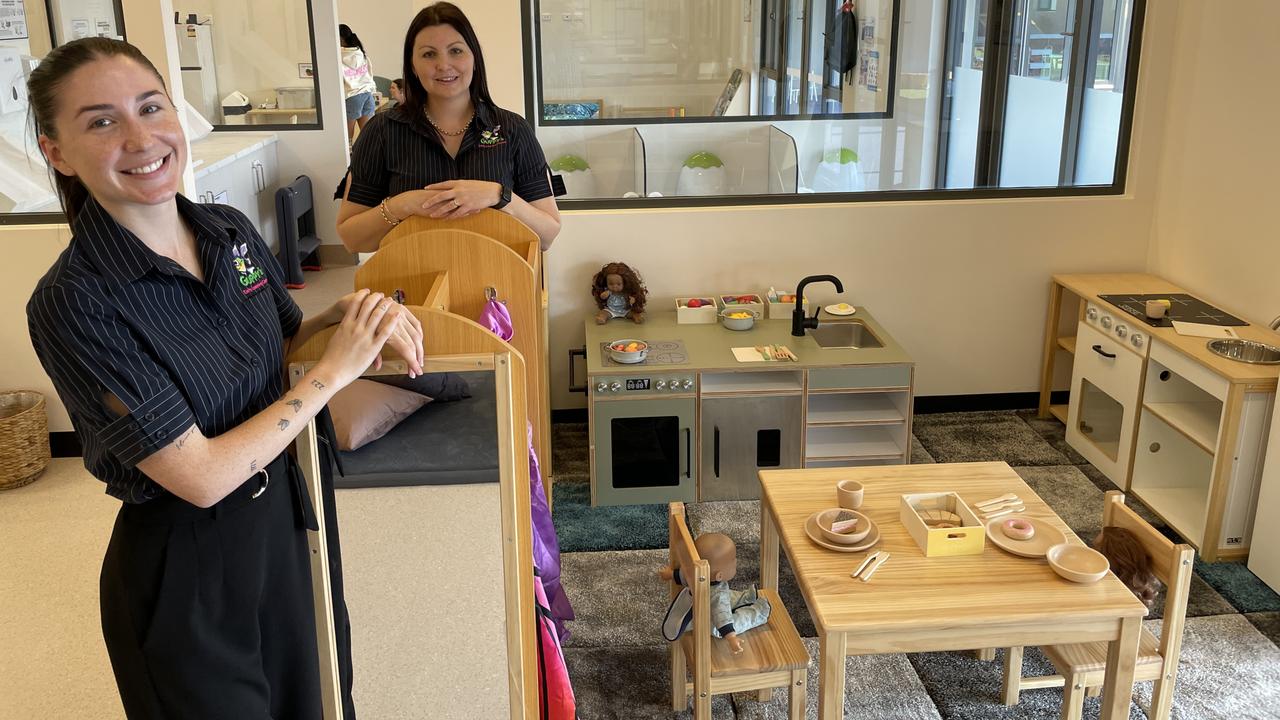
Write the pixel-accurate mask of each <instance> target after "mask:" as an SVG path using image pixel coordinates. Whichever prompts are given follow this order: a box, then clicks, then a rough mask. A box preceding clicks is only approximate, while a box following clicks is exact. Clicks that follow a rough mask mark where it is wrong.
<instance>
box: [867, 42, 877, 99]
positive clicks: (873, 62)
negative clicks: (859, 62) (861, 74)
mask: <svg viewBox="0 0 1280 720" xmlns="http://www.w3.org/2000/svg"><path fill="white" fill-rule="evenodd" d="M867 89H868V90H870V91H871V92H880V51H879V50H872V51H871V52H869V53H867Z"/></svg>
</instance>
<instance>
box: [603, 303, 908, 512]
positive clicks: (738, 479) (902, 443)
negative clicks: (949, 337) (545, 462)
mask: <svg viewBox="0 0 1280 720" xmlns="http://www.w3.org/2000/svg"><path fill="white" fill-rule="evenodd" d="M743 297H744V298H745V297H746V296H745V294H744V295H743ZM741 304H742V305H744V306H749V305H750V304H749V303H746V302H743V303H741ZM793 306H794V305H793ZM651 307H652V305H651ZM728 307H735V306H734V305H729V306H728ZM686 309H687V308H686ZM703 309H704V308H694V310H695V311H698V310H703ZM745 311H746V310H743V312H745ZM711 316H712V317H715V311H714V310H712V312H711ZM585 327H586V349H585V352H586V361H587V362H586V365H587V382H586V388H585V390H586V392H587V394H588V398H589V400H590V402H589V404H588V407H589V415H590V421H589V424H588V427H589V428H590V430H589V433H590V448H591V453H590V457H591V502H592V504H593V505H625V504H633V503H659V502H672V501H683V502H694V501H705V500H745V499H754V498H757V497H759V494H760V486H759V481H758V480H757V476H756V473H757V472H758V471H759V470H760V469H761V468H801V467H809V468H813V467H834V466H849V465H892V464H904V463H907V462H908V461H909V460H910V455H911V407H912V399H913V395H914V362H913V361H912V360H911V357H910V356H909V355H907V353H906V351H905V350H903V348H902V347H901V346H900V345H899V344H898V343H897V342H896V341H895V340H894V339H893V337H892V336H890V335H889V333H888V332H887V331H886V330H885V329H884V327H883V326H881V325H880V323H879V322H877V321H876V319H875V318H874V317H873V316H872V315H871V314H870V313H869V312H867V310H866V309H865V308H856V309H853V308H851V315H850V316H849V317H845V318H837V317H834V316H828V315H824V316H823V317H822V319H821V322H820V327H819V329H818V331H810V332H809V333H806V335H805V336H804V337H794V336H792V335H791V334H790V330H791V327H790V323H788V322H784V321H782V320H780V319H768V318H766V319H762V320H757V321H756V322H755V323H754V325H753V327H752V328H751V329H749V330H742V331H735V330H731V329H728V328H726V327H725V326H724V324H723V323H722V322H715V323H714V324H713V323H698V322H688V321H687V320H686V322H679V318H678V316H677V313H676V312H674V311H666V312H650V313H648V314H647V319H646V320H645V322H644V323H643V324H636V323H633V322H631V321H629V320H626V319H616V320H611V321H609V322H608V323H607V324H604V325H597V324H596V322H595V320H594V318H591V319H588V320H587V321H586V323H585ZM813 332H828V333H837V332H845V333H848V337H849V338H851V339H850V340H849V341H848V342H845V343H844V344H846V345H858V347H823V346H822V345H820V344H819V341H818V340H816V339H815V336H814V335H813V334H812V333H813ZM624 340H625V341H626V344H625V345H623V346H622V347H623V350H622V351H621V352H623V353H626V352H627V350H626V348H629V347H632V343H637V344H636V345H635V346H634V347H635V350H634V351H632V352H634V353H636V354H637V355H640V354H642V355H643V357H642V358H640V361H639V362H628V360H630V359H631V357H630V356H626V355H624V356H623V361H622V362H619V360H618V353H619V351H618V350H617V349H616V344H617V343H619V342H621V341H624ZM841 342H843V341H841ZM828 344H830V343H828ZM641 350H643V353H641ZM744 351H745V352H744Z"/></svg>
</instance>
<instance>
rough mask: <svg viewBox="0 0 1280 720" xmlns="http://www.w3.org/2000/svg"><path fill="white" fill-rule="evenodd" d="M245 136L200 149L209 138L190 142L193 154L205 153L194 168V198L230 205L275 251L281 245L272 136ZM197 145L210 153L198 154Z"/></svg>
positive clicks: (277, 167) (276, 161)
mask: <svg viewBox="0 0 1280 720" xmlns="http://www.w3.org/2000/svg"><path fill="white" fill-rule="evenodd" d="M225 134H228V133H224V135H225ZM215 135H216V134H215ZM244 135H245V138H243V141H242V142H240V143H235V144H233V143H234V140H235V139H234V138H233V139H231V140H227V139H224V138H218V139H216V140H215V141H214V147H212V148H200V146H202V145H205V143H208V142H210V140H209V139H208V138H206V139H205V140H202V141H200V142H199V143H193V144H192V156H193V157H199V156H200V155H204V156H205V157H203V158H200V159H202V160H203V162H202V163H201V167H197V168H196V200H198V201H199V202H206V203H219V204H223V205H230V206H232V207H234V208H236V209H237V210H239V211H240V212H242V213H244V214H245V216H246V217H248V218H249V222H251V223H253V226H254V227H256V228H257V229H258V232H259V233H260V234H261V235H262V239H263V240H265V241H266V243H267V247H269V248H271V252H272V253H273V254H275V253H276V252H278V249H279V245H280V239H279V233H278V232H277V229H276V210H275V194H276V188H278V187H279V186H280V181H279V177H278V176H279V166H280V163H279V160H278V159H277V155H276V143H275V136H274V135H271V136H266V137H265V138H264V137H263V136H258V135H256V134H249V133H244ZM213 137H215V136H214V135H211V136H210V138H213ZM197 148H199V149H200V150H208V151H209V152H205V153H201V152H198V150H197ZM218 151H221V152H218ZM209 155H213V157H209Z"/></svg>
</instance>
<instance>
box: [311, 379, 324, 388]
mask: <svg viewBox="0 0 1280 720" xmlns="http://www.w3.org/2000/svg"><path fill="white" fill-rule="evenodd" d="M311 384H312V386H314V387H315V389H317V390H323V389H324V383H322V382H320V381H319V380H312V381H311Z"/></svg>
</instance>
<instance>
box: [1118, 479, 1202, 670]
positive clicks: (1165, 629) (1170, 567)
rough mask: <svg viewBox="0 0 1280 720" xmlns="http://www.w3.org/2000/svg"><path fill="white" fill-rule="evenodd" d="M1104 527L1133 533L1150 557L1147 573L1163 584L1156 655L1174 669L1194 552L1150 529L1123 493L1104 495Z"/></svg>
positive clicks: (1176, 662) (1188, 592)
mask: <svg viewBox="0 0 1280 720" xmlns="http://www.w3.org/2000/svg"><path fill="white" fill-rule="evenodd" d="M1102 524H1103V526H1104V527H1120V528H1124V529H1125V530H1128V531H1129V532H1131V533H1133V535H1134V537H1136V538H1138V542H1140V543H1142V547H1143V548H1145V549H1146V551H1147V555H1148V556H1149V557H1150V558H1151V570H1152V572H1154V573H1155V575H1156V577H1158V578H1160V581H1161V582H1163V583H1164V584H1165V589H1166V590H1165V601H1164V621H1163V622H1162V624H1161V630H1160V655H1161V657H1163V658H1164V662H1165V666H1166V667H1168V666H1170V665H1172V666H1173V667H1177V665H1178V656H1179V655H1180V654H1181V652H1182V630H1183V627H1184V626H1185V625H1186V620H1187V601H1188V599H1189V597H1190V594H1191V575H1192V573H1193V571H1194V566H1193V564H1192V563H1193V562H1194V560H1195V550H1193V549H1192V548H1191V546H1190V545H1187V544H1184V543H1174V542H1173V541H1172V540H1170V539H1169V538H1167V537H1165V536H1164V535H1162V534H1161V533H1160V531H1159V530H1156V529H1155V528H1153V527H1151V524H1150V523H1148V522H1147V521H1146V520H1143V519H1142V518H1141V517H1139V516H1138V514H1137V513H1135V512H1134V511H1133V510H1132V509H1130V508H1129V507H1128V506H1127V505H1125V504H1124V493H1122V492H1120V491H1119V490H1111V491H1109V492H1107V494H1106V498H1105V500H1104V502H1103V506H1102Z"/></svg>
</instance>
